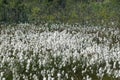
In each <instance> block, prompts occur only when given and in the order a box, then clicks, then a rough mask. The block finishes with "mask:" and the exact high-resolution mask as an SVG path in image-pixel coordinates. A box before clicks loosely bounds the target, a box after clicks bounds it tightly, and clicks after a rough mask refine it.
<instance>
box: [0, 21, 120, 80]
mask: <svg viewBox="0 0 120 80" xmlns="http://www.w3.org/2000/svg"><path fill="white" fill-rule="evenodd" d="M0 80H120V30H119V29H118V28H109V27H107V28H105V27H95V26H94V27H87V26H80V25H79V24H75V25H69V24H51V25H49V24H47V23H46V24H40V25H39V26H35V25H30V24H18V25H8V26H2V25H1V26H0Z"/></svg>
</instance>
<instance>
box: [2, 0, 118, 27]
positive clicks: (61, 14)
mask: <svg viewBox="0 0 120 80" xmlns="http://www.w3.org/2000/svg"><path fill="white" fill-rule="evenodd" d="M20 22H23V23H24V22H28V23H35V24H39V23H40V22H54V23H55V22H63V23H80V24H83V25H104V26H112V25H114V26H117V27H119V26H120V0H0V23H20Z"/></svg>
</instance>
